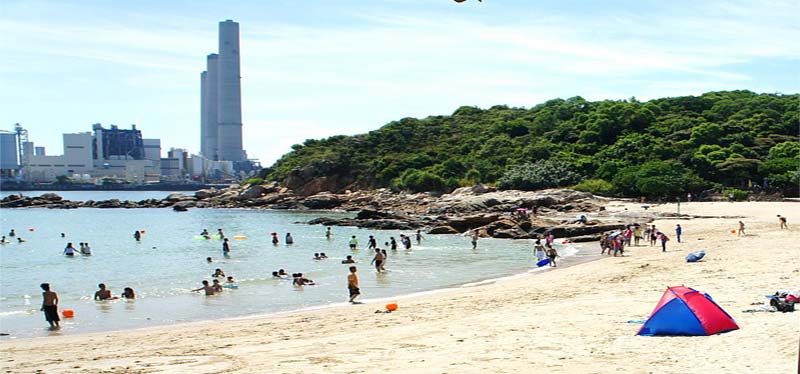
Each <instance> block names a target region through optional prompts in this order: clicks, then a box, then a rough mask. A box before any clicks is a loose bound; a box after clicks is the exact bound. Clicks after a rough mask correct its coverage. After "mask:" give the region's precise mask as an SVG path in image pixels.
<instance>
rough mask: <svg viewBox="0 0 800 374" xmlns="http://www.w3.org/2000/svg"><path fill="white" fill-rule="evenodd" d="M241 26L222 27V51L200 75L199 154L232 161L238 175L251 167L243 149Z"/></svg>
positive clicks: (230, 23) (209, 59)
mask: <svg viewBox="0 0 800 374" xmlns="http://www.w3.org/2000/svg"><path fill="white" fill-rule="evenodd" d="M239 66H240V59H239V24H238V23H236V22H234V21H232V20H226V21H224V22H220V23H219V51H218V53H212V54H210V55H208V56H207V57H206V71H204V72H202V73H201V74H200V96H201V98H200V154H201V155H202V156H203V157H205V158H206V159H208V160H209V161H232V162H233V165H234V168H235V169H236V170H237V171H240V170H242V171H249V170H251V169H252V163H249V162H248V160H247V153H246V152H245V151H244V149H243V148H242V87H241V76H240V67H239Z"/></svg>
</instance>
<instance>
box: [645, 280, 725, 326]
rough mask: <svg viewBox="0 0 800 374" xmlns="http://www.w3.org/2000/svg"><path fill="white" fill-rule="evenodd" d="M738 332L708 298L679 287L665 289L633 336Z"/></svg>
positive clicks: (723, 312)
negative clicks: (651, 311)
mask: <svg viewBox="0 0 800 374" xmlns="http://www.w3.org/2000/svg"><path fill="white" fill-rule="evenodd" d="M738 329H739V326H738V325H737V324H736V321H734V320H733V318H731V316H730V315H729V314H728V313H726V312H725V311H724V310H722V308H720V307H719V305H717V303H715V302H714V300H713V299H711V296H709V295H708V294H704V293H700V292H698V291H696V290H694V289H692V288H689V287H685V286H680V287H669V288H667V290H666V291H665V292H664V295H663V296H661V300H660V301H659V302H658V305H656V308H655V309H653V313H651V314H650V318H649V319H648V320H647V322H645V323H644V325H643V326H642V328H641V329H640V330H639V333H638V334H637V335H647V336H653V335H690V336H696V335H714V334H720V333H723V332H728V331H733V330H738Z"/></svg>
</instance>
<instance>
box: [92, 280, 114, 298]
mask: <svg viewBox="0 0 800 374" xmlns="http://www.w3.org/2000/svg"><path fill="white" fill-rule="evenodd" d="M97 287H98V288H99V290H97V292H95V293H94V299H95V300H114V299H117V297H114V296H112V295H111V290H109V289H106V285H105V284H103V283H100V284H98V285H97Z"/></svg>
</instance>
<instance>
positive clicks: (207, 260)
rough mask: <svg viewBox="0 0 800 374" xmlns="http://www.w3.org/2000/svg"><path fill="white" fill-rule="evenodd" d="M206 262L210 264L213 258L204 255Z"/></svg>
mask: <svg viewBox="0 0 800 374" xmlns="http://www.w3.org/2000/svg"><path fill="white" fill-rule="evenodd" d="M206 262H207V263H209V264H210V263H212V262H214V259H212V258H211V257H206Z"/></svg>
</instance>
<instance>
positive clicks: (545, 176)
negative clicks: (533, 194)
mask: <svg viewBox="0 0 800 374" xmlns="http://www.w3.org/2000/svg"><path fill="white" fill-rule="evenodd" d="M580 179H581V176H580V174H578V173H577V172H576V171H575V169H574V168H573V167H572V166H571V165H570V164H568V163H566V162H563V161H559V160H554V159H548V160H538V161H536V162H533V163H525V164H521V165H514V166H512V167H511V168H510V169H509V170H508V171H507V172H506V173H505V174H503V177H502V178H500V180H498V181H497V183H498V186H499V187H500V189H503V190H511V189H514V190H525V191H535V190H541V189H544V188H553V187H563V186H568V185H572V184H575V183H577V182H578V181H580Z"/></svg>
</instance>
